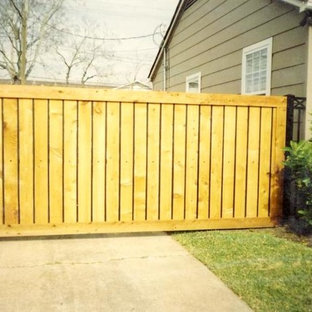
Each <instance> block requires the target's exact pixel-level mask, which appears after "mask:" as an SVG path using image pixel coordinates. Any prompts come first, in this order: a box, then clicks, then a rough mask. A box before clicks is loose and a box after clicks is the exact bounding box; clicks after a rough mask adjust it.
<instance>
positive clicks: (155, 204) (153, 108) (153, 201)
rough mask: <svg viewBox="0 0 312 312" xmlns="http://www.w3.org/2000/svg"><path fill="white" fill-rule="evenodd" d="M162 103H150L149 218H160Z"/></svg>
mask: <svg viewBox="0 0 312 312" xmlns="http://www.w3.org/2000/svg"><path fill="white" fill-rule="evenodd" d="M159 121H160V105H159V104H148V134H147V137H148V148H147V153H148V157H147V190H146V191H147V203H146V204H147V216H146V217H147V220H157V219H158V208H159V194H158V193H159V148H160V133H159V127H160V124H159Z"/></svg>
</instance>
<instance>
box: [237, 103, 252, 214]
mask: <svg viewBox="0 0 312 312" xmlns="http://www.w3.org/2000/svg"><path fill="white" fill-rule="evenodd" d="M248 120H249V113H248V107H238V108H237V128H236V164H235V193H234V196H235V201H234V217H235V218H244V217H245V204H246V170H247V153H248V150H247V144H248Z"/></svg>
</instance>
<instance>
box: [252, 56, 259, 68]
mask: <svg viewBox="0 0 312 312" xmlns="http://www.w3.org/2000/svg"><path fill="white" fill-rule="evenodd" d="M252 61H253V64H252V65H253V66H252V71H253V72H256V71H259V69H260V52H259V51H258V52H254V53H253V60H252Z"/></svg>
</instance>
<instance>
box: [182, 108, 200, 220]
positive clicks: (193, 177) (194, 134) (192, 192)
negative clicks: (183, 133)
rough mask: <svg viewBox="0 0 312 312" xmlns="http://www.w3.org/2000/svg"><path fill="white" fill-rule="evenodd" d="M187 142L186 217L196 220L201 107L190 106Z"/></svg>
mask: <svg viewBox="0 0 312 312" xmlns="http://www.w3.org/2000/svg"><path fill="white" fill-rule="evenodd" d="M187 118H188V120H187V142H186V176H185V179H186V194H185V218H186V219H190V220H192V219H193V220H194V219H196V217H197V208H198V207H197V195H198V192H197V187H198V174H197V171H198V140H199V133H198V126H199V107H198V106H189V107H188V115H187Z"/></svg>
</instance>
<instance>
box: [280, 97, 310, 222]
mask: <svg viewBox="0 0 312 312" xmlns="http://www.w3.org/2000/svg"><path fill="white" fill-rule="evenodd" d="M305 104H306V98H305V97H296V96H295V95H292V94H288V95H287V124H286V145H287V146H289V145H290V142H291V141H295V142H299V141H300V140H302V139H303V138H304V115H305V114H304V112H305ZM301 204H302V203H300V199H299V198H298V196H297V194H296V189H295V185H294V183H293V182H292V181H291V178H290V172H289V170H288V169H287V168H286V169H285V172H284V206H283V207H284V208H283V210H284V211H283V214H284V216H286V217H288V216H293V215H295V214H296V212H297V210H298V208H299V207H300V206H301Z"/></svg>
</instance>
